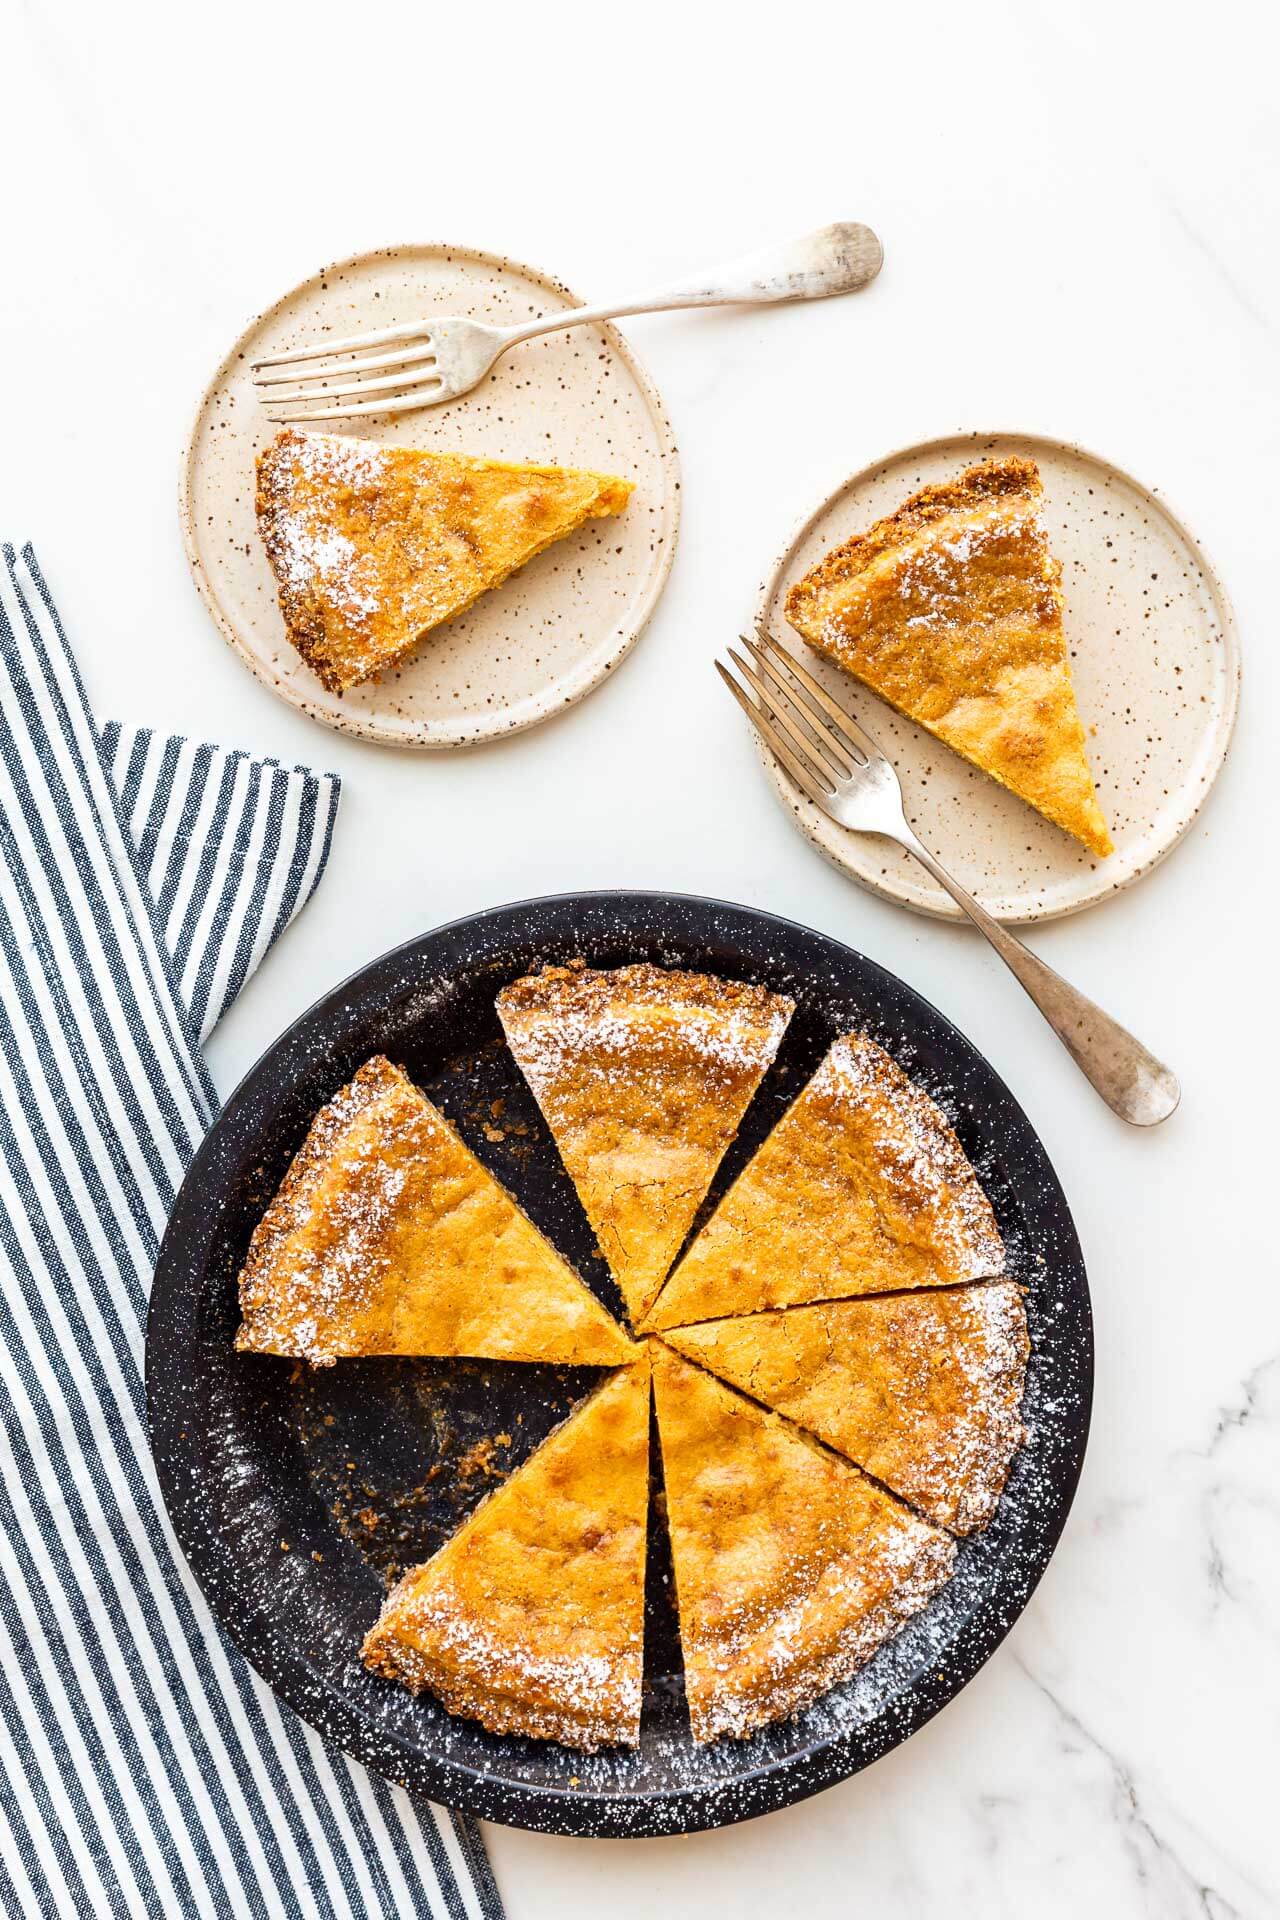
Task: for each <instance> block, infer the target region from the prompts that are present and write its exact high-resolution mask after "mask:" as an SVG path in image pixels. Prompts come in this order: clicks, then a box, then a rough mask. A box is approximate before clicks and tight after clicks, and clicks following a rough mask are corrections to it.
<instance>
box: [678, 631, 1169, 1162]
mask: <svg viewBox="0 0 1280 1920" xmlns="http://www.w3.org/2000/svg"><path fill="white" fill-rule="evenodd" d="M742 644H743V646H744V647H745V648H746V650H747V653H748V654H749V656H750V663H749V662H748V661H747V660H745V659H743V658H742V656H741V655H740V654H738V653H736V652H735V651H734V649H733V648H732V647H730V649H729V658H730V659H731V660H732V661H733V664H734V666H735V667H736V668H737V670H738V672H739V674H740V675H741V676H742V678H743V680H745V681H746V683H747V685H748V686H749V687H750V689H751V693H750V694H748V693H746V692H745V691H744V690H743V688H742V687H741V686H739V684H738V682H737V681H736V680H735V679H734V678H733V676H732V674H731V673H730V672H729V671H728V669H727V668H726V667H725V666H724V665H723V664H722V663H721V662H720V661H719V660H717V661H716V672H717V673H718V674H719V675H720V678H721V679H722V680H723V681H724V683H725V685H726V686H727V687H728V689H729V691H730V693H732V695H733V697H734V699H735V700H736V701H737V702H738V704H739V706H740V707H742V708H743V710H744V712H745V713H746V715H747V718H748V719H749V720H750V722H751V724H752V726H753V727H754V728H755V729H756V731H757V732H758V733H759V734H760V736H761V738H762V739H763V740H764V742H765V744H766V745H767V746H768V747H769V749H770V751H771V752H772V753H773V754H774V755H775V756H776V758H777V759H778V760H779V761H780V762H781V764H782V766H783V767H785V769H786V771H787V772H788V773H789V774H790V776H791V778H792V779H793V780H794V781H795V783H796V785H797V786H798V787H799V789H800V791H801V793H803V794H806V795H807V796H808V798H809V799H810V800H812V801H813V803H814V805H815V806H819V807H821V808H822V810H823V812H824V813H829V814H830V815H831V818H832V819H833V820H836V821H838V822H839V823H840V825H841V826H842V827H852V828H853V829H854V831H855V832H858V833H876V834H882V835H883V836H884V837H885V838H886V839H888V840H896V841H897V843H898V845H899V846H900V847H905V848H906V849H907V852H908V853H911V854H914V855H915V858H916V859H917V860H918V861H919V862H920V864H921V866H923V867H925V868H926V869H927V870H928V871H929V872H930V873H931V874H932V875H933V877H934V879H935V880H936V881H937V882H938V884H939V886H941V887H945V888H946V890H947V892H948V893H949V894H950V895H951V898H952V899H953V900H954V901H955V902H956V904H957V905H958V906H960V907H963V908H964V911H965V912H966V913H967V914H968V916H969V918H970V919H971V920H972V921H973V924H974V925H975V927H977V928H978V930H979V932H981V933H985V934H986V936H987V939H988V940H989V941H990V942H991V944H992V946H993V947H994V948H995V950H996V952H997V953H998V954H999V955H1000V958H1001V959H1002V960H1003V961H1004V963H1005V965H1006V966H1007V967H1008V968H1009V970H1010V972H1011V973H1012V974H1013V976H1014V978H1015V979H1016V980H1017V981H1018V982H1019V983H1020V985H1021V986H1023V987H1024V988H1025V989H1026V991H1027V993H1028V994H1030V996H1031V998H1032V999H1033V1000H1034V1001H1035V1003H1036V1005H1037V1006H1038V1007H1039V1009H1040V1011H1041V1013H1042V1014H1043V1015H1044V1017H1045V1019H1046V1020H1047V1021H1048V1022H1049V1025H1050V1026H1051V1027H1052V1028H1053V1030H1054V1032H1055V1033H1056V1034H1057V1036H1058V1038H1059V1040H1061V1042H1062V1044H1063V1046H1064V1047H1065V1048H1066V1049H1067V1052H1068V1053H1069V1054H1070V1055H1071V1057H1072V1058H1073V1059H1074V1061H1075V1062H1076V1065H1077V1066H1078V1067H1079V1068H1080V1070H1081V1072H1082V1073H1083V1074H1084V1075H1085V1077H1086V1079H1088V1080H1089V1081H1090V1082H1091V1083H1092V1084H1093V1086H1094V1087H1095V1088H1096V1089H1097V1091H1098V1092H1099V1093H1100V1094H1101V1095H1102V1098H1103V1099H1104V1100H1105V1101H1106V1103H1107V1105H1108V1106H1109V1107H1110V1108H1111V1110H1112V1112H1113V1113H1117V1114H1119V1116H1120V1118H1121V1119H1122V1120H1128V1121H1130V1122H1131V1123H1132V1124H1133V1125H1134V1126H1135V1127H1153V1126H1155V1125H1156V1124H1157V1123H1158V1122H1159V1121H1161V1120H1167V1119H1168V1117H1169V1115H1170V1114H1171V1113H1172V1112H1173V1110H1174V1108H1175V1107H1176V1106H1177V1104H1178V1101H1179V1099H1180V1098H1181V1089H1180V1088H1179V1086H1178V1082H1177V1079H1176V1078H1175V1076H1174V1075H1173V1073H1171V1072H1170V1070H1169V1068H1168V1067H1166V1066H1164V1065H1162V1063H1161V1062H1160V1061H1159V1060H1157V1059H1156V1057H1155V1055H1154V1054H1152V1053H1148V1051H1147V1049H1146V1048H1145V1047H1144V1046H1143V1045H1142V1043H1141V1041H1139V1040H1135V1039H1134V1037H1133V1035H1132V1034H1131V1033H1129V1032H1127V1031H1126V1030H1125V1028H1124V1027H1122V1026H1120V1024H1119V1023H1118V1022H1117V1021H1115V1020H1113V1019H1112V1018H1111V1015H1110V1014H1109V1013H1104V1012H1103V1011H1102V1008H1101V1007H1099V1006H1095V1004H1094V1002H1093V1001H1092V1000H1089V999H1086V997H1085V995H1084V994H1082V993H1081V992H1079V990H1078V989H1077V988H1075V987H1073V986H1072V985H1071V984H1070V982H1069V981H1066V980H1064V979H1063V978H1062V975H1061V974H1059V973H1055V972H1054V970H1053V968H1052V967H1049V966H1046V965H1045V963H1044V961H1043V960H1039V959H1037V957H1036V955H1035V954H1034V953H1032V952H1031V950H1030V948H1028V947H1024V946H1023V944H1022V942H1021V940H1015V938H1014V936H1013V935H1012V934H1011V933H1009V932H1007V931H1006V929H1005V928H1004V927H1002V926H1001V925H1000V924H999V922H998V921H996V920H993V919H992V918H991V915H990V914H989V913H986V912H984V911H983V909H982V908H981V907H980V906H979V905H978V903H977V901H976V900H975V899H974V898H973V897H972V895H970V894H968V893H966V892H965V890H964V888H963V887H962V886H961V885H960V883H959V881H958V880H954V879H952V877H951V875H950V874H949V873H948V872H947V870H946V868H945V867H944V866H943V865H942V864H941V862H940V861H939V860H937V859H936V858H935V857H934V855H933V854H932V853H930V851H929V849H928V848H927V847H926V846H925V845H924V844H923V842H922V841H921V840H920V839H919V838H918V837H917V835H916V833H915V831H914V829H913V828H912V827H911V826H910V825H909V824H908V821H907V817H906V814H905V812H904V811H903V805H902V788H901V786H900V784H899V782H898V776H897V774H896V773H895V772H894V769H893V767H892V766H891V765H890V763H889V761H888V760H887V759H886V758H885V756H884V754H883V753H882V752H881V750H880V748H879V747H878V746H877V745H876V743H875V741H874V740H873V739H872V737H871V735H870V734H869V733H868V732H867V730H866V728H865V727H863V726H862V725H861V724H860V723H859V722H858V721H857V720H855V719H854V718H853V716H852V714H850V713H848V712H846V710H845V708H844V707H842V706H841V705H840V703H839V702H838V701H837V700H834V699H832V697H831V695H830V694H829V693H828V692H827V690H826V688H825V687H824V686H822V685H821V683H820V682H819V681H818V680H816V679H815V678H814V676H813V675H812V674H811V673H810V672H809V671H808V669H807V668H806V667H804V666H803V665H801V663H800V661H798V660H797V659H796V658H795V656H794V655H793V654H791V653H788V652H787V651H786V650H785V649H784V648H782V647H780V646H779V644H778V642H777V641H776V640H775V639H773V637H772V636H771V635H770V634H768V633H766V632H765V631H764V629H763V628H761V629H760V634H759V639H758V640H750V639H748V638H747V636H746V635H745V634H744V635H743V636H742ZM752 695H754V698H753V697H752Z"/></svg>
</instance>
